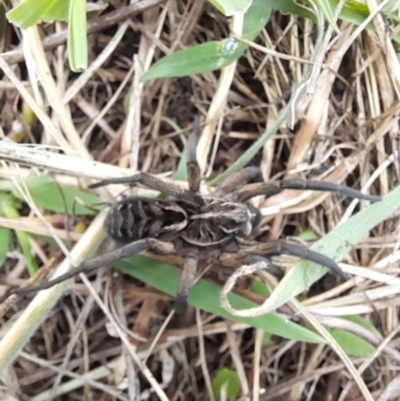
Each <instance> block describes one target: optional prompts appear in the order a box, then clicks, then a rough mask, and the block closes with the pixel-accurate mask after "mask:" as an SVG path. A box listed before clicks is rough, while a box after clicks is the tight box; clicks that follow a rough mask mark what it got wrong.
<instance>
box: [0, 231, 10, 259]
mask: <svg viewBox="0 0 400 401" xmlns="http://www.w3.org/2000/svg"><path fill="white" fill-rule="evenodd" d="M10 239H11V230H9V229H8V228H0V266H3V263H4V261H5V259H6V254H7V252H8V251H9V250H10Z"/></svg>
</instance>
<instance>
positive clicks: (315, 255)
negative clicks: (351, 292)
mask: <svg viewBox="0 0 400 401" xmlns="http://www.w3.org/2000/svg"><path fill="white" fill-rule="evenodd" d="M248 254H250V255H251V254H253V255H260V256H264V257H269V256H275V255H291V256H297V257H299V258H301V259H306V260H309V261H310V262H315V263H318V264H320V265H322V266H325V267H327V268H328V269H329V270H331V271H332V272H333V273H335V274H337V275H338V276H340V277H341V278H342V279H344V280H349V279H350V276H349V275H348V274H347V273H345V272H344V271H343V270H342V269H341V268H340V267H339V265H338V264H337V263H336V262H335V261H334V260H332V259H331V258H329V257H327V256H325V255H323V254H322V253H319V252H315V251H313V250H311V249H308V248H307V247H305V246H303V245H299V244H292V243H287V242H284V241H271V242H268V243H265V244H264V243H259V244H256V245H250V246H245V247H243V248H241V249H240V250H239V252H238V255H248Z"/></svg>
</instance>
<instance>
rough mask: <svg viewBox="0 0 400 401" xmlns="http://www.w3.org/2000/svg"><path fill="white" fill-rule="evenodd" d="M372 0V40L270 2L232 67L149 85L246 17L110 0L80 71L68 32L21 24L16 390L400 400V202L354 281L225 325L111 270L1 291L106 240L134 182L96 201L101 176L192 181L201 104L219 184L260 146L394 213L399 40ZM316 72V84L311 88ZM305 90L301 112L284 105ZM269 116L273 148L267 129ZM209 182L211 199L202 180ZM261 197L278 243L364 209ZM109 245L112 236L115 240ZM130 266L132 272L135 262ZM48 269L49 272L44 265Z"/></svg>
mask: <svg viewBox="0 0 400 401" xmlns="http://www.w3.org/2000/svg"><path fill="white" fill-rule="evenodd" d="M367 4H368V7H369V10H370V12H371V13H372V17H371V20H372V21H373V23H374V24H375V26H376V29H377V35H376V34H375V33H374V32H372V31H367V30H364V29H363V27H360V28H357V27H356V26H354V25H351V24H349V23H346V22H343V21H341V20H339V21H338V27H339V30H340V33H341V34H340V35H338V34H337V33H336V32H334V30H333V29H332V28H330V27H328V28H327V29H325V30H324V31H323V32H320V34H321V35H320V37H318V35H317V34H316V32H317V30H316V25H314V23H313V22H311V20H308V19H305V18H302V17H298V16H296V15H294V14H282V13H279V12H277V11H274V12H272V14H271V16H270V18H269V22H268V24H267V25H266V26H265V28H264V29H263V30H262V31H261V33H260V35H259V36H258V37H257V39H256V40H255V41H254V43H249V47H248V48H247V49H246V50H245V52H244V54H243V56H242V57H240V58H239V59H238V60H237V62H234V63H232V64H230V65H228V66H224V67H222V68H221V69H220V70H218V71H214V72H204V73H199V74H196V75H192V76H190V77H183V78H165V79H158V80H151V81H147V82H141V80H140V78H141V77H142V76H143V74H144V73H145V72H146V71H147V70H148V69H149V68H150V66H151V65H152V64H154V62H155V61H157V60H159V59H161V58H162V57H164V56H165V55H169V54H173V53H176V52H177V51H179V50H181V49H186V48H188V47H192V46H195V45H196V44H200V43H204V42H207V41H211V40H216V41H218V40H222V39H226V38H229V37H231V38H235V37H239V38H240V37H241V32H242V27H243V20H242V18H243V16H234V17H233V18H232V19H230V20H228V19H227V18H225V17H224V16H222V15H221V14H220V13H219V12H218V11H216V10H215V9H214V8H213V7H212V6H211V5H210V4H209V3H207V2H204V1H200V0H192V1H188V2H183V1H181V0H175V1H172V0H169V1H155V0H153V1H150V0H147V1H144V0H139V1H138V2H136V3H134V4H133V5H128V3H127V2H125V1H121V2H110V4H109V5H108V7H107V8H106V9H105V10H104V11H103V13H102V15H101V16H98V15H96V14H94V15H91V16H90V15H89V19H90V20H89V24H88V32H89V34H88V47H89V49H90V54H89V59H90V66H89V68H88V70H87V71H85V72H84V73H82V74H80V75H77V74H73V73H71V72H70V70H69V67H68V61H67V59H66V43H65V40H66V35H65V34H64V33H63V32H62V29H64V28H65V26H62V24H59V23H55V24H50V25H40V26H38V27H34V28H29V29H28V30H26V31H25V32H24V33H23V35H22V34H21V35H20V32H16V31H15V30H14V28H13V27H12V26H10V25H6V26H5V28H4V30H3V32H2V34H3V35H2V39H3V40H2V48H3V54H2V56H1V57H0V68H1V69H2V72H3V80H2V82H1V84H2V87H1V89H0V95H1V98H0V101H1V114H0V118H1V125H0V126H1V128H2V130H1V133H0V135H1V138H2V140H1V141H0V161H1V165H0V174H1V177H2V181H1V182H0V206H1V208H0V212H1V216H0V226H1V227H2V228H1V230H0V233H1V235H2V237H1V239H2V243H3V244H7V243H8V242H9V240H10V238H9V237H10V233H11V231H9V230H15V232H17V233H18V237H14V234H13V235H12V237H11V239H12V240H13V243H14V245H15V246H14V247H10V248H8V247H4V245H2V249H5V251H4V252H3V253H4V255H3V256H4V257H3V256H2V257H3V259H4V263H3V267H2V275H1V280H2V282H1V284H2V286H1V287H0V291H1V294H2V301H3V303H2V304H1V305H0V311H1V314H0V318H1V320H0V322H1V339H0V372H1V375H0V377H1V384H0V386H1V387H0V391H1V392H2V393H3V394H4V397H3V398H6V397H15V398H16V399H21V400H22V399H23V400H35V401H39V400H50V399H54V400H72V399H77V400H83V399H99V400H128V399H129V400H139V399H149V400H158V399H161V400H206V399H209V400H216V399H238V400H239V399H241V400H254V401H258V400H265V401H266V400H278V399H279V400H283V399H285V400H299V401H300V400H340V401H344V400H352V401H356V400H380V401H384V400H391V399H396V397H397V399H398V397H400V391H399V388H400V386H399V385H398V381H399V376H398V366H399V364H400V352H399V351H398V344H399V335H398V331H399V328H400V325H399V317H398V315H399V314H398V307H399V303H400V302H399V299H400V298H399V292H400V281H399V279H398V278H397V274H398V273H399V262H398V261H399V256H400V251H399V234H400V233H399V224H398V213H397V214H396V213H389V211H387V213H388V214H390V218H388V219H385V220H384V219H383V218H382V219H381V220H384V221H383V222H380V224H378V225H376V224H372V223H371V225H372V226H375V225H376V227H374V228H373V229H371V230H368V231H369V232H368V234H367V235H364V236H363V238H362V239H361V240H360V241H357V244H356V245H355V246H353V245H351V247H350V249H351V251H350V252H349V253H348V252H347V251H346V252H345V254H346V257H345V259H344V260H343V262H345V263H342V264H341V267H343V269H344V270H345V271H346V272H348V273H350V274H352V275H353V276H354V280H351V281H349V282H346V283H343V284H340V283H339V282H338V281H337V280H336V278H334V277H333V276H331V275H329V276H326V277H324V278H323V279H321V280H319V281H318V282H316V283H315V284H314V285H313V286H312V287H311V288H310V289H309V290H307V291H304V290H303V289H301V295H302V297H301V301H300V300H298V299H297V300H296V299H295V298H293V299H292V300H290V302H288V303H287V304H284V305H279V308H278V309H277V310H276V311H275V314H273V315H266V316H264V317H260V320H257V318H253V319H252V320H247V321H246V323H245V321H244V320H241V319H239V318H238V319H236V320H235V319H234V318H231V319H226V318H224V317H223V316H225V317H227V316H228V315H227V313H226V312H224V311H223V310H222V309H221V308H219V306H218V305H217V307H215V306H214V308H216V309H212V307H211V309H210V310H208V309H207V307H206V305H205V304H204V308H203V309H202V310H199V309H198V310H197V312H196V314H195V320H193V322H192V324H191V325H189V326H188V327H184V328H182V327H180V326H179V325H178V324H177V322H176V321H175V318H174V316H172V314H171V313H170V312H171V311H172V306H173V299H172V297H170V296H169V295H166V294H165V293H163V292H160V291H158V290H157V289H155V288H154V287H152V286H149V285H144V284H143V282H141V281H140V280H137V279H134V278H132V277H129V276H128V275H126V274H125V275H122V273H119V274H117V271H116V270H107V269H99V270H98V271H97V272H96V273H95V274H93V277H90V280H89V279H88V278H86V277H84V276H83V277H82V281H83V284H82V283H81V282H80V281H77V282H76V283H74V284H71V285H70V286H69V287H68V288H66V285H64V286H59V287H55V288H52V289H49V290H47V291H43V292H41V293H39V294H37V295H36V296H35V297H34V298H33V299H30V298H28V299H26V298H19V297H18V296H16V295H12V296H10V297H8V298H7V297H5V295H6V289H7V288H8V286H10V285H21V284H23V283H25V280H26V279H27V273H26V265H27V264H28V265H29V266H31V268H32V269H33V270H35V265H39V266H42V269H44V271H45V272H47V271H48V270H50V269H53V268H54V266H58V267H57V274H62V273H63V272H65V271H68V270H69V269H70V268H71V260H73V261H75V263H78V262H79V261H80V260H82V259H84V258H85V257H87V255H88V254H90V253H92V252H93V251H94V250H95V249H96V248H97V247H98V245H99V244H100V243H101V241H102V239H103V230H102V224H103V221H104V216H105V211H104V210H103V211H101V212H98V211H99V210H101V209H103V206H104V203H110V202H113V200H114V199H115V198H116V196H118V195H119V194H121V192H122V191H124V190H126V188H125V187H123V186H115V187H114V186H113V187H109V188H105V189H102V191H101V192H100V191H99V192H98V194H95V193H94V192H92V193H87V192H86V191H85V188H87V185H88V184H89V183H91V182H93V180H100V179H106V178H112V177H117V176H124V175H128V174H129V173H131V172H132V170H141V171H147V172H150V173H153V174H159V175H160V176H162V177H164V178H165V179H171V176H172V175H173V174H174V173H175V172H176V173H179V172H180V169H179V166H180V162H181V154H182V150H183V149H184V145H183V143H182V141H181V139H180V138H181V135H182V134H183V135H187V133H188V132H187V127H189V126H190V124H191V123H192V121H193V117H194V115H195V114H197V115H200V116H201V119H202V121H206V123H205V124H204V126H203V130H202V133H201V138H200V141H199V144H198V148H197V155H198V157H199V160H200V164H201V168H202V171H203V174H204V176H205V177H206V178H207V180H209V182H210V181H211V182H213V181H214V182H215V181H218V177H220V175H221V174H223V173H224V172H226V171H230V170H229V169H232V166H234V167H233V168H236V167H239V164H240V163H241V162H242V160H243V155H246V154H247V155H248V154H249V153H246V151H247V152H248V151H249V149H253V150H254V151H253V153H254V154H252V157H251V160H250V164H251V165H255V166H259V167H261V169H262V172H263V175H264V178H265V179H266V180H268V179H273V178H282V177H291V178H292V177H296V176H301V177H308V178H310V177H318V178H319V179H323V180H327V181H332V182H338V183H346V184H347V185H349V186H351V187H354V188H357V189H362V190H365V191H367V192H369V193H372V194H378V195H381V196H385V195H387V194H389V197H390V196H391V198H390V201H391V207H393V208H394V209H396V207H397V208H398V207H399V206H400V200H398V199H400V195H399V194H398V191H397V192H396V190H395V188H396V187H397V186H398V182H399V173H400V166H399V157H398V151H399V138H398V129H399V127H398V114H399V102H398V92H399V91H398V87H399V86H398V85H399V83H398V82H397V79H398V77H399V71H398V67H397V64H398V63H397V62H396V61H397V60H395V59H394V56H396V53H395V50H396V49H395V48H394V47H393V43H392V42H391V41H390V40H389V38H388V36H387V35H388V33H387V32H388V31H385V30H383V31H382V28H381V25H379V23H380V22H381V21H380V20H379V18H378V17H376V18H375V19H374V18H373V13H374V12H375V11H377V7H378V6H377V5H376V4H375V2H371V1H369V2H368V3H367ZM378 16H379V14H378ZM22 41H23V42H24V44H23V46H22ZM316 43H318V46H317V47H316ZM382 49H384V51H383V50H382ZM316 53H317V56H316ZM310 55H313V58H312V63H310V59H311V57H310ZM307 71H311V73H310V74H308V76H309V77H310V78H309V80H308V81H306V82H303V81H302V77H304V76H305V75H307ZM301 91H303V92H301ZM130 94H133V95H132V96H129V95H130ZM296 95H298V96H296ZM293 97H294V98H296V103H293V104H295V105H296V107H295V108H294V107H289V108H287V110H288V111H287V114H286V115H284V114H282V111H283V110H284V109H285V107H287V106H288V104H289V102H290V101H291V100H290V99H293ZM282 116H284V117H282ZM277 124H278V125H277ZM275 125H277V128H276V129H275V131H274V134H273V135H269V134H268V135H269V136H270V138H269V139H268V140H266V138H267V136H268V135H265V132H267V131H268V129H272V128H273V127H274V126H275ZM271 127H272V128H271ZM263 133H264V134H263ZM11 141H16V142H19V145H16V144H15V143H13V142H11ZM255 143H259V144H260V145H259V146H258V147H257V149H256V148H255V147H254V146H253V145H254V144H255ZM252 146H253V147H252ZM235 166H236V167H235ZM174 177H175V178H177V175H176V174H175V176H174ZM178 178H179V177H178ZM26 179H28V180H27V181H25V180H26ZM182 185H185V184H184V183H182ZM201 190H202V191H203V192H204V193H207V185H206V183H204V185H203V186H202V189H201ZM392 191H394V192H392ZM138 193H140V194H143V195H146V196H155V194H154V193H153V192H151V191H144V190H142V189H141V190H139V191H138ZM97 195H99V196H100V197H98V196H97ZM100 201H101V202H103V204H100V205H99V202H100ZM396 202H397V204H396ZM256 206H257V207H259V208H260V209H261V210H262V212H263V215H264V219H265V224H266V225H268V227H269V230H268V231H266V232H265V233H263V234H262V235H263V238H264V239H265V241H268V240H269V239H271V238H278V237H280V236H286V237H297V240H302V241H306V242H307V241H308V242H310V243H311V242H313V241H314V240H316V239H318V238H323V237H324V236H325V235H326V234H327V233H329V232H331V231H332V230H334V229H335V227H336V226H338V225H339V223H346V222H348V221H349V219H351V218H352V217H351V216H353V215H354V214H356V213H357V212H360V211H361V212H363V211H364V212H365V210H366V207H367V206H368V205H367V204H366V203H365V202H354V201H353V202H348V201H347V200H343V199H342V198H341V197H339V196H330V195H329V196H328V195H326V194H318V193H310V192H307V193H300V194H299V192H295V191H285V192H283V193H282V194H279V195H277V196H275V197H272V198H269V199H262V198H260V199H258V200H257V203H256ZM352 221H354V220H350V222H352ZM86 227H87V229H86V230H85V228H86ZM13 232H14V231H13ZM14 238H18V241H14ZM109 246H110V244H109V243H108V242H107V241H106V242H105V243H104V245H103V246H102V247H101V248H102V249H107V247H109ZM29 254H31V255H32V257H31V258H29ZM63 255H64V256H63ZM60 260H62V262H61V264H60ZM136 261H137V265H136V266H135V269H136V270H137V271H138V272H139V273H140V274H143V272H145V271H148V270H151V271H153V275H154V276H157V275H158V276H159V277H160V276H161V277H163V280H165V281H168V280H169V278H170V277H174V275H175V276H176V275H177V270H176V268H174V267H173V266H179V265H180V261H179V260H177V259H176V258H173V257H160V258H159V260H157V261H156V260H151V261H148V259H146V258H144V257H138V258H137V259H136ZM145 261H147V262H145ZM274 262H275V263H277V264H279V265H280V266H282V267H283V268H285V269H286V270H287V271H288V274H287V277H289V279H290V275H291V274H292V275H293V274H295V273H291V272H293V271H294V270H293V269H292V267H293V265H294V264H295V262H296V261H294V260H293V259H291V258H279V259H278V260H274ZM145 263H148V264H147V265H146V264H145ZM120 267H121V270H122V271H127V270H129V267H127V265H126V263H125V264H124V263H122V264H121V265H120ZM150 267H151V269H150ZM42 269H41V270H39V272H38V273H36V275H43V270H42ZM152 269H153V270H152ZM131 270H132V269H131ZM139 273H134V272H132V271H131V273H130V274H131V275H132V274H139ZM231 275H232V271H229V270H228V269H224V270H218V269H217V268H212V266H204V269H203V271H202V277H201V278H203V279H206V280H207V281H203V280H201V281H199V283H198V284H199V288H200V286H202V287H201V288H202V290H201V291H200V295H201V296H199V298H203V299H206V300H207V299H208V298H209V299H211V298H212V297H214V296H215V299H216V300H217V296H216V294H218V291H217V290H216V288H221V287H223V285H224V284H225V283H226V281H227V279H228V277H229V276H231ZM252 277H253V279H252V280H251V281H250V280H249V281H246V280H245V279H242V280H241V281H239V284H238V286H237V288H236V289H235V290H234V292H235V293H236V295H240V296H241V297H242V298H241V299H247V300H249V301H252V304H251V305H254V304H256V305H261V304H262V303H263V302H264V300H265V297H266V296H268V295H267V293H268V291H272V290H273V289H274V288H275V287H276V285H277V283H276V281H274V280H273V279H271V277H269V276H266V275H263V274H262V273H257V275H255V276H252ZM35 278H37V277H36V276H35ZM289 279H288V280H289ZM149 280H150V279H149ZM211 282H212V283H213V284H212V283H211ZM292 282H293V279H292ZM215 284H217V285H218V286H219V287H216V286H215ZM278 288H279V287H278ZM194 295H196V294H194ZM278 295H279V294H278ZM217 302H218V300H217ZM243 305H244V304H242V306H243ZM247 305H250V303H248V304H247ZM218 308H219V309H218ZM224 313H225V314H224ZM217 315H220V316H217ZM221 316H222V317H221ZM348 316H350V317H348ZM283 322H284V324H286V326H285V325H284V324H283ZM266 324H267V325H268V324H269V325H270V326H269V327H267V326H265V325H266ZM275 325H276V326H275ZM279 325H281V326H279ZM310 327H312V328H313V329H312V330H309V328H310ZM262 328H264V329H267V330H263V329H262ZM279 330H281V331H279ZM292 330H293V332H292ZM302 330H303V331H302ZM271 333H272V334H271ZM313 336H314V337H313ZM322 339H325V343H323V342H321V341H322ZM319 340H321V341H319ZM224 382H225V383H229V385H227V386H224V385H223V383H224ZM224 397H225V398H224ZM7 399H12V398H7Z"/></svg>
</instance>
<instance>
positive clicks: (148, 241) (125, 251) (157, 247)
mask: <svg viewBox="0 0 400 401" xmlns="http://www.w3.org/2000/svg"><path fill="white" fill-rule="evenodd" d="M148 250H153V251H155V252H156V253H161V254H170V253H173V252H174V250H175V246H174V244H173V243H171V242H163V241H159V240H157V239H154V238H145V239H141V240H139V241H135V242H132V243H130V244H127V245H125V246H123V247H121V248H117V249H115V250H113V251H111V252H107V253H104V254H103V255H101V256H96V257H93V258H90V259H87V260H85V261H84V262H82V263H81V264H80V265H79V266H77V267H76V268H75V269H73V270H72V271H70V272H68V273H65V274H63V275H61V276H59V277H57V278H55V279H53V280H50V281H49V282H47V283H44V284H41V285H38V286H29V287H25V288H16V289H12V290H10V292H9V293H10V294H27V293H30V292H37V291H40V290H45V289H47V288H50V287H53V286H54V285H56V284H59V283H62V282H63V281H65V280H68V279H70V278H73V277H75V276H77V275H78V274H80V273H88V272H90V271H92V270H94V269H97V268H99V267H101V266H104V265H108V264H111V263H113V262H115V261H117V260H120V259H124V258H128V257H130V256H133V255H136V254H137V253H140V252H143V251H148Z"/></svg>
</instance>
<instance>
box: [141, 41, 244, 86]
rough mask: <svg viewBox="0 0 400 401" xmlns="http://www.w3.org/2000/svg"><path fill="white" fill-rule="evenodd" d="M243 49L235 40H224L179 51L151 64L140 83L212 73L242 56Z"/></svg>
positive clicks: (242, 45)
mask: <svg viewBox="0 0 400 401" xmlns="http://www.w3.org/2000/svg"><path fill="white" fill-rule="evenodd" d="M245 47H246V46H245V45H244V44H242V43H239V42H238V41H237V40H235V39H224V40H222V41H220V42H216V41H213V42H208V43H204V44H201V45H197V46H194V47H191V48H189V49H186V50H181V51H179V52H176V53H174V54H171V55H169V56H166V57H164V58H162V59H161V60H159V61H157V62H156V63H155V64H153V65H152V66H151V68H150V69H149V70H148V71H147V72H146V73H145V74H144V75H143V76H142V78H141V81H142V82H145V81H149V80H151V79H156V78H167V77H184V76H186V75H193V74H200V73H203V72H206V71H213V70H216V69H218V68H221V67H225V66H227V65H229V64H231V63H232V62H233V61H235V60H236V59H237V58H239V57H240V56H241V55H242V53H243V51H244V49H245Z"/></svg>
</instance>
